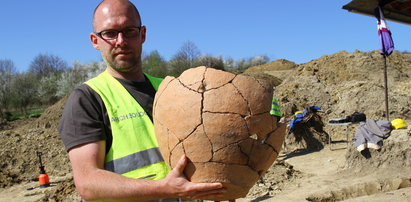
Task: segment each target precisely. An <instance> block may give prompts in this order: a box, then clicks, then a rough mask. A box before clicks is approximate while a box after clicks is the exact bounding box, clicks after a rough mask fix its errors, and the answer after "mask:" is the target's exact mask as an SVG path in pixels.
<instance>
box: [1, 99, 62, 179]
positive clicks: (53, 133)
mask: <svg viewBox="0 0 411 202" xmlns="http://www.w3.org/2000/svg"><path fill="white" fill-rule="evenodd" d="M64 103H65V99H63V100H61V101H59V102H58V103H56V104H55V105H53V106H51V107H50V108H48V109H47V110H46V111H45V113H44V114H42V115H41V116H40V117H39V118H37V119H33V118H32V119H25V120H18V121H13V122H9V123H7V125H6V126H4V127H3V128H4V129H3V130H2V131H0V137H1V138H0V144H1V145H2V148H1V149H0V159H2V161H1V162H0V167H1V169H0V187H7V186H11V185H13V184H16V183H21V182H24V181H29V180H30V179H31V178H32V177H33V176H35V175H37V174H38V173H39V161H38V156H37V153H36V152H42V153H43V155H42V161H43V165H44V166H45V169H46V172H47V174H48V175H50V176H65V175H66V174H67V173H69V172H70V166H69V163H68V158H67V154H66V152H65V150H64V146H63V144H62V142H61V140H60V137H59V136H58V132H57V130H56V128H57V125H58V121H59V117H60V116H61V114H62V109H63V106H64ZM51 181H52V178H51Z"/></svg>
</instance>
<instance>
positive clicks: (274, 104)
mask: <svg viewBox="0 0 411 202" xmlns="http://www.w3.org/2000/svg"><path fill="white" fill-rule="evenodd" d="M270 114H271V115H274V116H279V117H281V116H282V114H281V111H280V105H279V104H278V100H277V98H275V97H273V102H272V104H271V110H270Z"/></svg>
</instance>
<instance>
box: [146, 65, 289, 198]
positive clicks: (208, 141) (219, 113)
mask: <svg viewBox="0 0 411 202" xmlns="http://www.w3.org/2000/svg"><path fill="white" fill-rule="evenodd" d="M272 96H273V90H272V86H271V85H270V84H269V83H268V82H265V81H262V80H256V79H254V78H252V77H248V76H243V75H235V74H232V73H228V72H224V71H221V70H216V69H212V68H207V67H204V66H201V67H197V68H192V69H188V70H186V71H185V72H183V73H182V74H181V75H180V77H178V78H174V77H166V78H165V79H164V81H163V82H162V83H161V85H160V87H159V89H158V92H157V94H156V97H155V101H154V109H153V110H154V111H153V114H154V115H153V117H154V126H155V131H156V135H157V139H158V143H159V146H160V151H161V153H162V155H163V157H164V160H165V162H166V163H167V164H168V165H170V167H171V168H174V166H175V165H176V163H177V161H178V160H179V159H180V158H181V156H182V155H183V154H185V155H186V156H187V157H188V158H189V160H190V162H189V163H188V165H187V166H186V168H185V170H184V173H185V175H186V176H187V178H188V179H189V180H190V181H192V182H221V183H222V184H223V185H224V186H225V187H226V188H227V189H228V192H227V193H226V194H225V195H224V196H223V197H220V198H212V199H208V200H219V201H221V200H229V199H237V198H241V197H245V196H246V195H247V193H248V191H249V189H250V188H251V187H252V186H253V185H254V184H255V183H256V182H257V180H258V179H259V178H260V177H261V176H262V175H263V174H264V172H265V171H267V169H268V168H269V167H270V166H271V165H272V164H273V162H274V160H275V159H276V158H277V155H278V153H279V152H280V149H281V146H282V143H283V141H284V137H285V124H283V123H277V120H276V118H275V117H273V116H271V115H270V114H269V111H270V109H271V101H272Z"/></svg>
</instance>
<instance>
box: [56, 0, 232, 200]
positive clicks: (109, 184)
mask: <svg viewBox="0 0 411 202" xmlns="http://www.w3.org/2000/svg"><path fill="white" fill-rule="evenodd" d="M93 29H94V30H93V32H92V33H91V34H90V40H91V43H92V45H93V47H94V48H95V49H97V50H99V51H100V52H101V55H102V57H103V59H104V61H105V63H106V64H107V68H106V71H104V72H103V73H101V74H100V75H98V76H97V77H95V78H93V79H91V80H89V81H87V82H85V84H83V85H81V86H79V87H77V88H75V89H74V90H73V92H72V93H71V95H70V96H69V98H68V100H67V102H66V105H65V108H64V112H63V116H62V118H61V121H60V124H59V132H60V136H61V138H62V140H63V143H64V145H65V147H66V150H67V151H68V154H69V158H70V162H71V166H72V170H73V176H74V183H75V185H76V189H77V191H78V192H79V194H80V195H81V197H82V198H83V199H85V200H99V199H106V200H107V199H110V200H124V201H149V200H155V201H173V200H172V199H175V198H183V199H189V200H193V199H203V198H214V197H219V196H221V195H222V194H223V193H224V192H225V191H226V190H225V189H224V188H223V186H222V184H221V183H192V182H190V181H188V180H187V179H186V177H185V176H184V174H183V170H184V167H185V166H186V164H187V161H188V160H187V157H186V156H182V157H181V159H180V161H179V162H178V164H177V165H176V167H175V168H174V169H173V170H171V171H170V169H169V167H168V166H167V165H166V164H165V163H164V160H163V158H162V156H161V154H160V152H159V148H158V143H157V140H156V138H155V134H154V127H153V123H152V115H151V113H152V104H153V100H154V95H155V92H156V89H157V87H158V85H159V84H160V82H161V79H159V78H155V77H152V76H150V75H147V74H144V73H143V71H142V64H141V53H142V45H143V43H144V41H145V39H146V27H145V26H142V24H141V18H140V15H139V12H138V10H137V9H136V7H135V6H134V5H133V4H132V3H131V2H129V1H126V0H105V1H102V2H101V3H100V4H99V5H98V6H97V7H96V9H95V11H94V16H93ZM174 201H175V200H174Z"/></svg>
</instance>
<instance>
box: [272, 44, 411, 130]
mask: <svg viewBox="0 0 411 202" xmlns="http://www.w3.org/2000/svg"><path fill="white" fill-rule="evenodd" d="M387 67H388V94H389V111H390V118H391V119H393V118H397V117H399V118H403V119H406V120H410V119H411V108H410V106H411V88H410V86H411V81H410V77H411V74H410V73H411V54H410V53H399V52H394V53H393V54H392V55H391V56H390V57H388V58H387ZM274 95H275V96H276V97H277V98H278V99H279V102H280V105H281V106H282V112H283V114H285V115H286V116H288V117H290V116H292V115H293V114H294V112H295V111H298V110H301V109H304V108H306V107H309V106H313V105H315V106H319V107H321V109H322V112H320V115H321V116H322V117H323V120H324V121H325V123H326V122H328V120H329V119H331V118H337V117H345V116H348V115H350V114H352V113H354V112H356V111H357V112H362V113H365V114H366V115H367V118H372V119H376V120H381V119H384V118H385V117H384V116H385V115H384V114H385V107H384V103H385V99H384V82H383V59H382V57H381V55H380V54H379V53H378V51H371V52H368V53H365V52H359V51H356V52H354V53H348V52H345V51H342V52H338V53H335V54H333V55H325V56H323V57H321V58H319V59H317V60H312V61H311V62H308V63H305V64H301V65H299V66H298V67H297V69H296V70H295V71H293V72H292V73H291V74H289V75H288V77H286V78H285V79H284V80H283V82H282V83H281V84H280V85H279V86H277V87H276V89H275V92H274ZM325 130H326V131H327V132H328V133H333V134H336V135H337V137H342V136H343V135H344V134H343V133H342V131H341V130H339V129H338V128H336V127H330V126H327V125H326V126H325ZM334 136H335V135H334Z"/></svg>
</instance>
